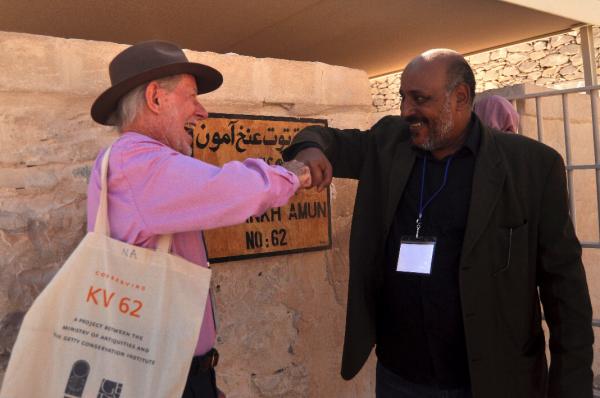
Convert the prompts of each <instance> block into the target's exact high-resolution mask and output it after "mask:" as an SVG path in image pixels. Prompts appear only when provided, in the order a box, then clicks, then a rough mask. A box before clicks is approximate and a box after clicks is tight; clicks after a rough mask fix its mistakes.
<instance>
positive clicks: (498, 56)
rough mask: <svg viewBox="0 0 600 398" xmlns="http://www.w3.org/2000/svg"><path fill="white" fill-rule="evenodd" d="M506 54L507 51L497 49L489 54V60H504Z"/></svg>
mask: <svg viewBox="0 0 600 398" xmlns="http://www.w3.org/2000/svg"><path fill="white" fill-rule="evenodd" d="M507 54H508V51H506V49H505V48H499V49H498V50H495V51H492V52H491V54H490V60H491V61H496V60H503V59H504V58H506V55H507Z"/></svg>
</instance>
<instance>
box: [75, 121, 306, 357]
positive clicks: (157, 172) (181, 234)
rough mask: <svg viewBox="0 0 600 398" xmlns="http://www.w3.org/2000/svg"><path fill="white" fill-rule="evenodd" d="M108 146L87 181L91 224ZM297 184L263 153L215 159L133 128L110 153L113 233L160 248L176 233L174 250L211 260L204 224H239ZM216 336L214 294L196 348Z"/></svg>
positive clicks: (280, 200)
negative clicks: (255, 156) (186, 151)
mask: <svg viewBox="0 0 600 398" xmlns="http://www.w3.org/2000/svg"><path fill="white" fill-rule="evenodd" d="M103 154H104V150H103V151H101V153H100V154H99V155H98V158H96V162H95V164H94V168H93V170H92V174H91V177H90V182H89V185H88V202H87V210H88V213H87V225H88V231H92V230H93V229H94V224H95V221H96V212H97V210H98V201H99V195H100V164H101V160H102V155H103ZM298 187H299V181H298V178H297V177H296V175H295V174H293V173H291V172H289V171H287V170H286V169H284V168H283V167H280V166H269V165H267V164H266V163H265V162H263V161H262V160H259V159H247V160H245V161H244V162H237V161H233V162H228V163H226V164H225V165H223V167H216V166H213V165H210V164H208V163H204V162H201V161H199V160H197V159H193V158H191V157H188V156H184V155H182V154H180V153H178V152H176V151H175V150H173V149H171V148H169V147H168V146H166V145H164V144H162V143H160V142H158V141H156V140H154V139H152V138H149V137H147V136H145V135H142V134H138V133H134V132H127V133H124V134H122V135H121V137H120V138H119V139H118V140H117V141H115V143H114V144H113V146H112V151H111V154H110V159H109V167H108V216H109V222H110V235H111V237H113V238H115V239H118V240H120V241H123V242H127V243H130V244H134V245H136V246H141V247H149V248H155V247H156V241H157V238H158V235H164V234H173V245H172V252H173V253H175V254H177V255H179V256H181V257H183V258H185V259H187V260H188V261H191V262H193V263H195V264H198V265H200V266H203V267H207V266H208V262H207V260H206V250H205V248H204V243H203V240H202V232H201V231H202V230H205V229H210V228H218V227H224V226H227V225H234V224H239V223H242V222H244V221H245V220H246V219H247V218H248V217H250V216H253V215H260V214H262V213H264V212H265V211H266V210H267V209H269V208H271V207H278V206H282V205H284V204H286V203H287V202H288V200H289V199H290V198H291V197H292V196H293V195H294V193H295V192H296V190H297V189H298ZM215 336H216V331H215V324H214V320H213V314H212V307H211V303H210V297H209V298H208V300H207V303H206V310H205V311H204V320H203V322H202V328H201V330H200V335H199V338H198V344H197V346H196V350H195V355H201V354H204V353H206V352H207V351H208V350H209V349H210V348H212V347H213V345H214V342H215Z"/></svg>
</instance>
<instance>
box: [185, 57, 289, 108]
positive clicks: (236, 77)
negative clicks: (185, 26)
mask: <svg viewBox="0 0 600 398" xmlns="http://www.w3.org/2000/svg"><path fill="white" fill-rule="evenodd" d="M185 53H186V56H187V57H188V59H189V60H190V61H191V62H198V63H201V64H205V65H209V66H211V67H213V68H215V69H217V70H219V71H220V72H221V74H222V75H223V85H222V86H221V87H220V88H219V89H218V90H216V91H213V92H210V93H208V94H203V95H201V96H200V97H199V100H200V102H202V103H210V102H211V101H233V102H237V101H241V102H246V103H257V102H261V101H262V100H263V97H262V92H261V89H260V84H261V83H262V82H261V78H262V76H261V73H260V69H261V65H260V61H259V60H257V59H256V58H253V57H245V56H241V55H235V54H231V55H221V54H216V53H210V52H204V53H200V52H196V51H189V50H188V51H185ZM292 84H293V83H292ZM209 111H210V110H209Z"/></svg>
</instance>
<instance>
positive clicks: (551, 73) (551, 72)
mask: <svg viewBox="0 0 600 398" xmlns="http://www.w3.org/2000/svg"><path fill="white" fill-rule="evenodd" d="M557 73H558V66H552V67H550V68H545V69H544V70H543V71H542V76H543V77H555V76H556V75H557Z"/></svg>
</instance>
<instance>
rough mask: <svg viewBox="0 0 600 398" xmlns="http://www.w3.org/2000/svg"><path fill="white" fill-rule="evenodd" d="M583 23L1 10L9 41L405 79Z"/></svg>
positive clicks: (54, 0) (274, 2) (412, 9)
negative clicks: (212, 55) (34, 37)
mask: <svg viewBox="0 0 600 398" xmlns="http://www.w3.org/2000/svg"><path fill="white" fill-rule="evenodd" d="M577 1H579V2H580V3H581V2H582V1H583V2H592V3H593V2H594V1H596V2H597V1H598V0H577ZM584 11H585V10H584ZM563 15H566V14H563ZM572 17H573V15H571V18H572ZM582 20H583V19H581V18H577V19H570V18H563V17H559V16H555V15H551V14H549V13H546V12H542V11H538V10H534V9H530V8H525V7H522V6H520V5H515V4H511V3H508V2H503V1H496V0H450V1H449V0H368V1H367V0H169V1H164V0H161V1H158V0H101V1H100V0H97V1H94V0H0V30H3V31H13V32H27V33H34V34H41V35H49V36H57V37H65V38H79V39H89V40H102V41H110V42H117V43H135V42H138V41H143V40H148V39H157V38H160V39H165V40H170V41H173V42H176V43H178V44H179V45H181V46H182V47H184V48H189V49H192V50H197V51H214V52H218V53H229V52H233V53H237V54H243V55H250V56H255V57H275V58H284V59H292V60H302V61H322V62H325V63H328V64H333V65H344V66H348V67H352V68H359V69H364V70H366V71H367V73H368V74H369V75H370V76H377V75H381V74H385V73H389V72H393V71H397V70H400V69H402V68H403V67H404V65H405V64H406V63H407V61H408V60H410V59H411V58H412V57H413V56H415V55H417V54H419V53H421V52H422V51H424V50H426V49H429V48H434V47H446V48H452V49H455V50H457V51H460V52H461V53H464V54H469V53H473V52H477V51H481V50H485V49H489V48H494V47H499V46H502V45H505V44H510V43H515V42H519V41H523V40H525V39H530V38H535V37H540V36H544V35H549V34H551V33H555V32H559V31H564V30H567V29H570V28H572V27H575V26H578V25H581V22H580V21H582Z"/></svg>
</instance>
